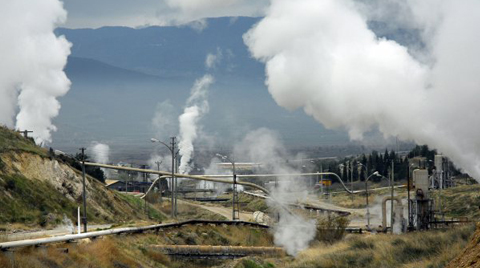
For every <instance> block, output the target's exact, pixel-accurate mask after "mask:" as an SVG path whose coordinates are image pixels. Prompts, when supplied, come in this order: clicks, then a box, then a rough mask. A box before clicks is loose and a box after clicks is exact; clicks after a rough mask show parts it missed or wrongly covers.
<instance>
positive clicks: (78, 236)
mask: <svg viewBox="0 0 480 268" xmlns="http://www.w3.org/2000/svg"><path fill="white" fill-rule="evenodd" d="M189 224H194V225H196V224H218V225H223V224H227V225H240V226H241V225H244V226H251V227H257V228H269V227H268V226H267V225H264V224H259V223H254V222H245V221H209V220H189V221H184V222H176V223H166V224H156V225H149V226H142V227H126V228H116V229H111V230H104V231H96V232H88V233H83V234H72V235H62V236H56V237H48V238H37V239H27V240H20V241H11V242H4V243H0V250H7V249H9V248H16V247H28V246H36V245H42V244H49V243H58V242H68V241H73V240H78V239H85V238H94V237H99V236H105V235H113V234H122V233H142V232H145V231H150V230H159V229H164V228H172V227H173V228H177V227H181V226H183V225H189Z"/></svg>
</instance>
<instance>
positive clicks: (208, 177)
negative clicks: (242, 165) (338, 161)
mask: <svg viewBox="0 0 480 268" xmlns="http://www.w3.org/2000/svg"><path fill="white" fill-rule="evenodd" d="M85 165H86V166H93V167H101V168H110V169H116V170H127V171H136V172H144V173H151V174H159V175H163V176H166V177H171V176H172V173H171V172H168V171H157V170H152V169H140V168H131V167H121V166H113V165H106V164H99V163H92V162H85ZM317 175H326V176H329V175H330V176H334V177H336V178H337V179H338V181H340V183H341V184H342V186H343V188H344V189H345V191H346V192H348V193H349V194H354V192H353V191H351V190H349V189H348V188H347V186H345V183H344V182H343V180H342V178H340V176H338V175H337V174H336V173H333V172H317V173H297V174H255V175H237V177H239V178H257V177H260V178H261V177H301V176H317ZM174 176H175V177H180V178H187V179H193V180H201V181H212V182H219V183H227V184H233V181H227V180H220V179H216V178H229V177H232V176H231V175H203V176H199V175H188V174H179V173H174ZM237 184H240V185H244V186H249V187H252V188H256V189H258V190H260V191H262V192H264V193H266V194H268V195H269V194H270V192H269V191H268V190H267V189H265V188H263V187H262V186H259V185H256V184H255V183H250V182H243V181H237Z"/></svg>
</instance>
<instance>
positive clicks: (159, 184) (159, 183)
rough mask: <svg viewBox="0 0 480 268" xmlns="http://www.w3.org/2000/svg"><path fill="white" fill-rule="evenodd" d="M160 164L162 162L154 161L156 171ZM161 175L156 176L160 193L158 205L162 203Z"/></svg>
mask: <svg viewBox="0 0 480 268" xmlns="http://www.w3.org/2000/svg"><path fill="white" fill-rule="evenodd" d="M161 163H162V161H156V162H155V164H157V170H158V171H160V164H161ZM161 176H162V175H160V174H158V178H159V180H158V191H159V192H160V198H159V199H160V203H161V202H162V188H163V187H162V179H160V177H161Z"/></svg>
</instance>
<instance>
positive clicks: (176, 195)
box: [175, 151, 180, 217]
mask: <svg viewBox="0 0 480 268" xmlns="http://www.w3.org/2000/svg"><path fill="white" fill-rule="evenodd" d="M178 153H179V151H177V152H176V153H175V163H176V165H175V172H176V173H178V169H179V167H180V161H179V159H178ZM177 200H178V178H177V177H175V217H177V215H178V206H177V204H178V202H177Z"/></svg>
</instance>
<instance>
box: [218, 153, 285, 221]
mask: <svg viewBox="0 0 480 268" xmlns="http://www.w3.org/2000/svg"><path fill="white" fill-rule="evenodd" d="M216 155H217V156H218V157H220V158H221V159H222V160H224V161H228V162H230V163H231V164H232V173H233V174H232V175H233V187H232V221H235V220H239V219H240V205H239V204H238V193H237V173H236V172H235V159H234V158H233V159H229V158H228V157H227V156H225V155H221V154H216ZM275 181H276V178H275ZM275 184H276V182H275ZM275 187H276V185H275Z"/></svg>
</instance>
